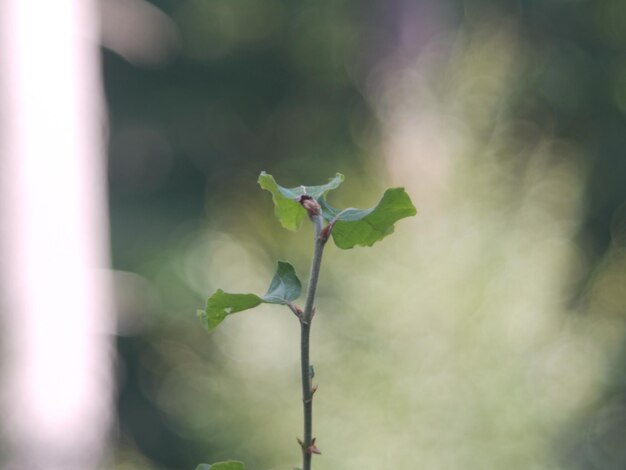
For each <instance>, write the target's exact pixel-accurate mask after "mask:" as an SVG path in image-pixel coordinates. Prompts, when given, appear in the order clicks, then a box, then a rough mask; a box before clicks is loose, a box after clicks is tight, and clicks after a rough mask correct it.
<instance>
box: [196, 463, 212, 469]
mask: <svg viewBox="0 0 626 470" xmlns="http://www.w3.org/2000/svg"><path fill="white" fill-rule="evenodd" d="M196 470H211V466H210V465H209V464H208V463H201V464H200V465H198V466H197V467H196Z"/></svg>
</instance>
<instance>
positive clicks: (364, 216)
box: [320, 188, 417, 250]
mask: <svg viewBox="0 0 626 470" xmlns="http://www.w3.org/2000/svg"><path fill="white" fill-rule="evenodd" d="M320 203H321V204H322V208H323V215H324V217H325V218H326V219H328V220H331V219H333V218H336V220H337V222H336V223H335V226H334V228H333V231H332V236H333V240H334V241H335V245H337V246H338V247H339V248H342V249H344V250H345V249H348V248H354V247H355V246H356V245H360V246H372V245H373V244H374V243H376V242H377V241H379V240H382V239H383V238H385V237H386V236H387V235H389V234H390V233H393V229H394V224H395V223H396V222H397V221H398V220H400V219H403V218H405V217H410V216H413V215H415V214H417V211H416V210H415V206H413V203H412V202H411V198H409V195H408V194H407V193H406V192H405V191H404V188H391V189H388V190H387V191H385V194H383V197H382V199H381V200H380V201H379V202H378V204H376V205H375V206H374V207H371V208H369V209H352V208H351V209H345V210H343V211H339V210H338V209H335V208H333V207H331V206H330V205H329V204H328V202H326V201H325V200H324V199H322V200H320Z"/></svg>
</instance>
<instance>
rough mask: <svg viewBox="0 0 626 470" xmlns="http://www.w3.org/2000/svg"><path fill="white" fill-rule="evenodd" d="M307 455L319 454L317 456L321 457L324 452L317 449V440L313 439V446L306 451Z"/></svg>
mask: <svg viewBox="0 0 626 470" xmlns="http://www.w3.org/2000/svg"><path fill="white" fill-rule="evenodd" d="M306 451H307V453H309V454H317V455H321V453H322V451H321V450H319V449H318V448H317V446H316V445H315V438H313V439H311V445H310V446H309V447H307V449H306Z"/></svg>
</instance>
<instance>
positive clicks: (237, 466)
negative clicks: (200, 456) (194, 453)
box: [196, 460, 245, 470]
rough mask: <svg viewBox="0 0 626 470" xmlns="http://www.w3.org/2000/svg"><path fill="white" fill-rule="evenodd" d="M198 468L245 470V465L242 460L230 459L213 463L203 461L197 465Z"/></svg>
mask: <svg viewBox="0 0 626 470" xmlns="http://www.w3.org/2000/svg"><path fill="white" fill-rule="evenodd" d="M196 470H245V467H244V466H243V463H242V462H237V461H235V460H228V461H226V462H217V463H214V464H213V465H209V464H208V463H201V464H200V465H198V466H197V467H196Z"/></svg>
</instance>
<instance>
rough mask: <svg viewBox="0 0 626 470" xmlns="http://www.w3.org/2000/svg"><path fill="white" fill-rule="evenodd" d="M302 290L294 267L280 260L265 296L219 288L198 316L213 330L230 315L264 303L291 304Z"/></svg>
mask: <svg viewBox="0 0 626 470" xmlns="http://www.w3.org/2000/svg"><path fill="white" fill-rule="evenodd" d="M301 292H302V284H301V283H300V279H298V276H297V274H296V270H295V269H294V267H293V266H292V265H291V264H289V263H287V262H284V261H279V262H278V267H277V268H276V273H275V274H274V277H273V278H272V282H271V283H270V286H269V288H268V290H267V292H266V294H265V295H264V296H263V297H260V296H258V295H256V294H229V293H227V292H224V291H223V290H222V289H218V290H217V291H216V292H215V293H214V294H213V295H212V296H211V297H209V299H208V300H207V305H206V308H205V309H204V310H199V311H198V317H200V319H201V320H202V323H204V325H205V326H206V328H207V329H208V330H209V331H211V330H213V329H214V328H215V327H217V325H219V324H220V323H221V322H222V321H223V320H224V318H226V317H227V316H228V315H231V314H233V313H237V312H241V311H243V310H248V309H251V308H254V307H256V306H258V305H260V304H262V303H268V304H283V305H285V304H289V303H290V302H292V301H293V300H296V299H297V298H298V297H300V293H301Z"/></svg>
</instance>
